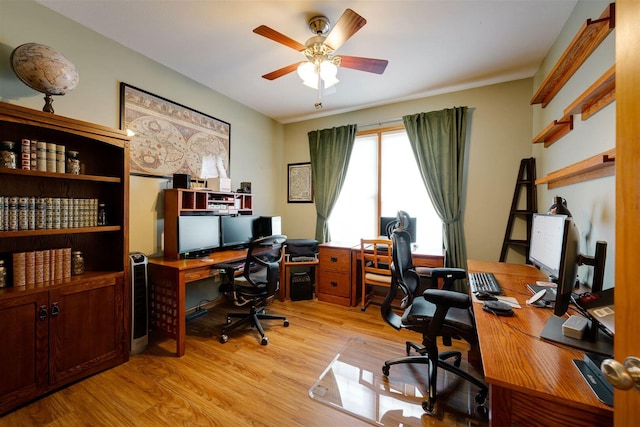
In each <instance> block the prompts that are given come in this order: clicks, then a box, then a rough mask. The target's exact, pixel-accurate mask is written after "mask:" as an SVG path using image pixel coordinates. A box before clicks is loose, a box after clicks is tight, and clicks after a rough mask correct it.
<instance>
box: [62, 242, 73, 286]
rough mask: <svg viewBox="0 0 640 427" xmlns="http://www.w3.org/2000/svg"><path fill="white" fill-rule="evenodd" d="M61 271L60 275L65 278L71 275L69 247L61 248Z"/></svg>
mask: <svg viewBox="0 0 640 427" xmlns="http://www.w3.org/2000/svg"><path fill="white" fill-rule="evenodd" d="M62 260H63V272H62V276H63V277H64V278H65V279H66V278H69V277H71V248H64V249H63V250H62Z"/></svg>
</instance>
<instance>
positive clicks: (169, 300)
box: [149, 249, 247, 357]
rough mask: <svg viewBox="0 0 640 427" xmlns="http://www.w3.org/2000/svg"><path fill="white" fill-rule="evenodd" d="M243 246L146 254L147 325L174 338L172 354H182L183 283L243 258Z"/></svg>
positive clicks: (183, 341)
mask: <svg viewBox="0 0 640 427" xmlns="http://www.w3.org/2000/svg"><path fill="white" fill-rule="evenodd" d="M246 257H247V250H246V249H242V250H226V251H219V252H214V253H212V254H211V255H210V256H209V257H208V258H202V259H180V260H178V259H169V258H164V257H158V258H149V325H150V327H151V328H153V329H154V330H157V331H158V332H160V333H162V334H163V335H166V336H168V337H169V338H173V339H175V340H176V354H177V355H178V357H180V356H182V355H184V350H185V344H184V343H185V333H186V322H187V319H186V313H185V311H186V310H185V288H186V285H187V283H190V282H195V281H197V280H201V279H206V278H208V277H214V276H216V275H217V274H218V271H219V266H218V264H223V263H228V262H237V261H242V260H244V259H246Z"/></svg>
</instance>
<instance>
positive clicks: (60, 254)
mask: <svg viewBox="0 0 640 427" xmlns="http://www.w3.org/2000/svg"><path fill="white" fill-rule="evenodd" d="M54 251H55V253H56V275H55V279H56V280H62V279H63V278H64V249H62V248H60V249H54Z"/></svg>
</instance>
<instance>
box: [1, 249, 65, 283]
mask: <svg viewBox="0 0 640 427" xmlns="http://www.w3.org/2000/svg"><path fill="white" fill-rule="evenodd" d="M12 255H13V286H25V285H34V284H38V283H43V282H48V281H51V280H60V279H64V278H68V277H71V248H60V249H46V250H42V251H30V252H17V253H13V254H12Z"/></svg>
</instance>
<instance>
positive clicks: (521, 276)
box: [468, 260, 613, 427]
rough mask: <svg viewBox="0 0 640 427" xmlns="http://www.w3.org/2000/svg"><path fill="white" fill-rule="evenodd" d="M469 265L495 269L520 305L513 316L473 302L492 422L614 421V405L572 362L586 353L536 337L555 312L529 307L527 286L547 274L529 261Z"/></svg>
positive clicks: (605, 423)
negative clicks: (603, 400) (596, 391)
mask: <svg viewBox="0 0 640 427" xmlns="http://www.w3.org/2000/svg"><path fill="white" fill-rule="evenodd" d="M468 267H469V271H470V272H473V271H485V272H491V273H493V274H494V275H495V277H496V279H497V280H498V282H499V283H500V286H501V287H502V289H503V290H504V293H505V295H507V296H511V297H515V298H516V299H517V300H518V302H519V303H520V305H521V306H522V308H520V309H514V311H515V315H514V316H513V317H496V316H495V315H493V314H491V313H487V312H485V311H484V310H482V309H481V304H482V303H481V302H475V303H474V304H473V308H474V313H475V318H476V327H477V329H478V338H479V341H480V351H481V353H482V365H483V368H484V375H485V380H486V381H487V382H488V383H489V387H490V394H489V401H490V419H491V426H511V425H519V426H542V425H544V426H552V425H553V426H589V427H593V426H610V425H612V424H613V408H611V407H608V406H607V405H605V404H603V403H601V402H600V401H599V400H598V399H597V398H596V396H595V395H594V394H593V392H592V391H591V389H590V388H589V386H588V385H587V383H586V382H585V380H584V379H583V378H582V375H581V374H580V372H579V371H578V369H577V368H576V367H575V366H574V364H573V359H580V360H582V359H583V357H584V352H582V351H580V350H576V349H572V348H570V347H565V346H562V345H559V344H558V345H557V344H553V343H549V342H546V341H543V340H541V339H540V338H538V337H539V335H540V332H541V331H542V329H543V328H544V325H545V323H546V321H547V319H548V318H549V317H550V316H552V315H553V313H552V311H551V310H549V309H546V308H534V307H529V306H527V305H526V303H525V301H526V300H527V299H528V298H530V297H531V293H530V292H529V291H528V290H527V289H526V285H527V283H535V281H536V280H544V279H545V278H546V276H545V275H544V274H542V273H541V272H540V271H539V270H537V269H535V268H534V267H533V266H530V265H521V264H506V263H497V262H485V261H473V260H469V261H468Z"/></svg>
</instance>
